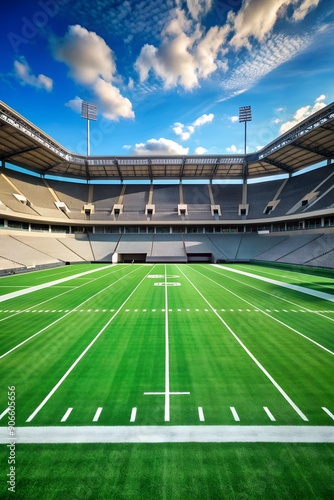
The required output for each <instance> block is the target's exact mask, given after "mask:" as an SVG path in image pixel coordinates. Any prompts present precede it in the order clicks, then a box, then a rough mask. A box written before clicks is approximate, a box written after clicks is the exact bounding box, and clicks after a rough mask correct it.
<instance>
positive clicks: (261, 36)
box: [228, 0, 319, 50]
mask: <svg viewBox="0 0 334 500" xmlns="http://www.w3.org/2000/svg"><path fill="white" fill-rule="evenodd" d="M318 3H319V0H270V2H268V0H245V1H244V3H243V5H242V7H241V9H240V10H239V11H238V12H237V13H234V12H233V11H232V10H231V11H230V12H229V15H228V22H229V24H230V27H231V30H232V32H234V35H233V37H232V39H231V41H230V43H231V46H232V47H234V48H235V49H240V48H241V47H247V48H248V49H249V50H250V49H251V48H252V46H251V41H250V40H251V39H252V38H254V39H256V40H257V41H259V42H263V41H264V40H265V39H266V38H267V37H268V35H269V34H270V33H271V32H272V30H273V28H274V25H275V24H276V22H277V21H278V20H279V19H280V18H287V16H288V15H289V12H290V10H289V7H290V8H291V9H293V13H292V20H294V21H301V20H303V19H304V18H305V16H306V15H307V14H308V12H309V11H310V10H311V9H313V8H315V7H316V6H317V5H318Z"/></svg>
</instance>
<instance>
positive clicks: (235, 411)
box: [230, 406, 240, 422]
mask: <svg viewBox="0 0 334 500" xmlns="http://www.w3.org/2000/svg"><path fill="white" fill-rule="evenodd" d="M230 410H231V412H232V415H233V418H234V420H235V421H236V422H240V417H239V415H238V413H237V410H236V409H235V408H234V406H230Z"/></svg>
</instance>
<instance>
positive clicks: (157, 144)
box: [134, 137, 189, 155]
mask: <svg viewBox="0 0 334 500" xmlns="http://www.w3.org/2000/svg"><path fill="white" fill-rule="evenodd" d="M188 152H189V148H184V147H183V146H181V145H180V144H178V143H177V142H174V141H171V140H169V139H164V138H163V137H161V138H160V139H149V140H148V141H146V142H145V143H140V144H136V145H135V148H134V154H136V155H187V154H188Z"/></svg>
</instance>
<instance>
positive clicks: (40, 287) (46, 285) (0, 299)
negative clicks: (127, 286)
mask: <svg viewBox="0 0 334 500" xmlns="http://www.w3.org/2000/svg"><path fill="white" fill-rule="evenodd" d="M102 269H105V267H98V268H97V269H91V270H90V271H85V272H83V273H79V274H75V275H74V276H67V277H66V278H60V279H59V280H55V281H49V282H48V283H44V284H43V285H35V286H30V287H29V288H25V289H24V290H18V291H17V292H11V293H6V294H5V295H1V296H0V302H4V301H5V300H9V299H14V298H15V297H19V296H20V295H26V294H27V293H31V292H36V291H37V290H43V288H49V287H50V286H54V285H58V284H59V283H65V281H70V280H73V279H75V278H80V276H85V275H86V274H91V273H96V272H97V271H101V270H102Z"/></svg>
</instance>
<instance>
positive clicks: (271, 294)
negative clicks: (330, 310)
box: [208, 265, 334, 321]
mask: <svg viewBox="0 0 334 500" xmlns="http://www.w3.org/2000/svg"><path fill="white" fill-rule="evenodd" d="M215 267H217V265H216V266H215ZM208 269H209V270H210V271H211V272H213V273H215V274H218V276H224V277H226V274H222V273H219V272H218V271H214V270H213V269H211V267H209V268H208ZM227 278H228V279H230V280H232V281H236V282H237V283H241V284H242V285H243V286H248V287H249V288H253V289H254V290H258V291H259V292H261V293H264V294H265V295H270V297H275V298H276V299H278V300H282V301H283V302H287V303H288V304H291V305H293V306H295V307H298V308H299V309H304V311H306V312H309V313H311V314H316V315H317V316H321V317H322V318H325V319H328V321H334V318H331V317H330V316H326V314H323V313H321V312H320V311H314V310H311V309H309V308H308V307H305V306H302V305H301V304H298V303H296V302H293V301H292V300H288V299H285V298H284V297H282V296H279V295H276V294H274V293H271V292H266V291H265V290H263V289H261V288H258V287H256V286H254V285H251V284H250V283H245V282H244V281H240V280H237V279H236V278H233V277H232V276H227ZM254 278H255V275H254ZM262 278H263V279H262V280H261V281H265V280H266V278H264V277H262ZM315 296H316V295H315ZM317 298H319V297H317Z"/></svg>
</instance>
